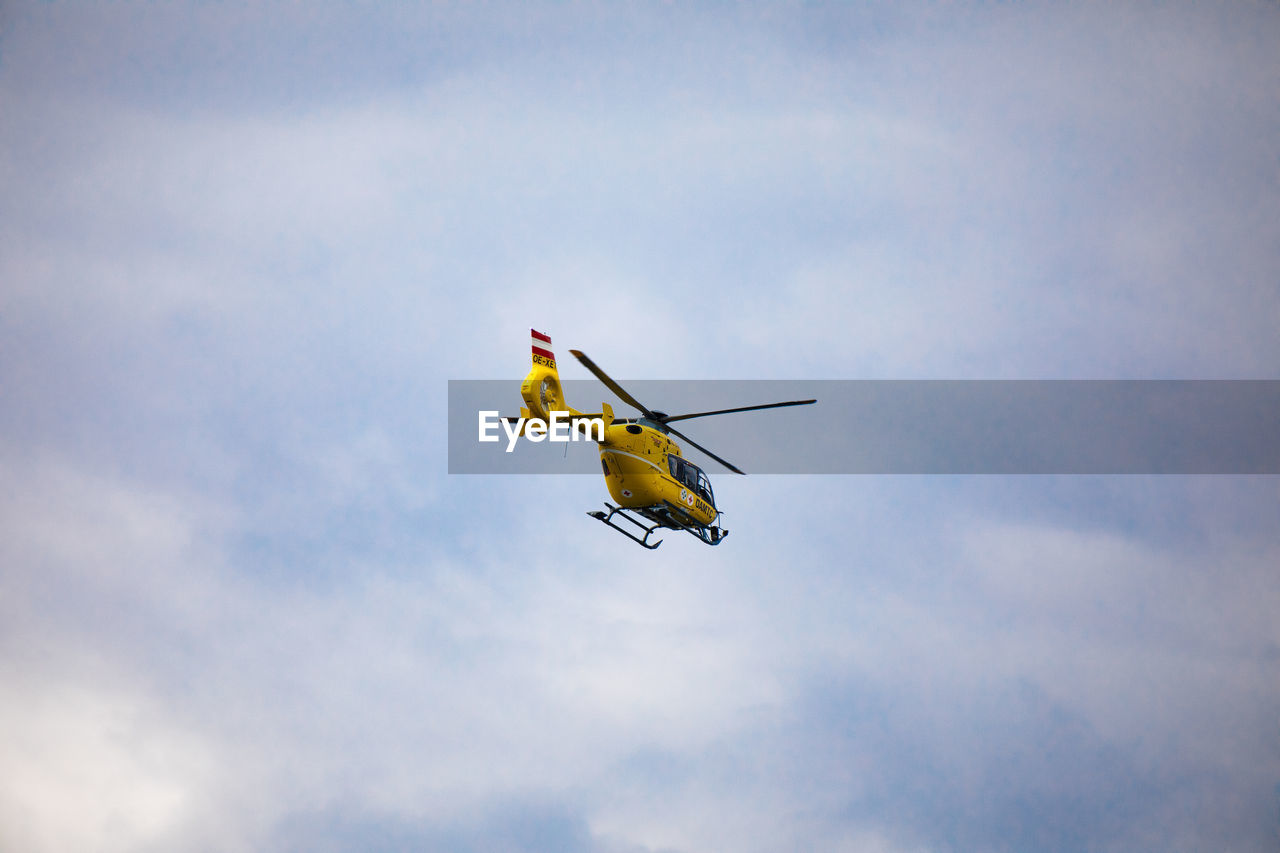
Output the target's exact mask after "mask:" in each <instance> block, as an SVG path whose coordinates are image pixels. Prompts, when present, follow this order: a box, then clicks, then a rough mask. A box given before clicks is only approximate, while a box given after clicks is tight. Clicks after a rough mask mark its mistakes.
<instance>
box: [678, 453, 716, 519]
mask: <svg viewBox="0 0 1280 853" xmlns="http://www.w3.org/2000/svg"><path fill="white" fill-rule="evenodd" d="M667 462H668V464H669V465H670V467H671V476H672V477H675V478H676V480H678V481H679V482H681V483H683V484H684V485H685V486H687V487H688V488H689V489H690V491H692V492H694V493H695V494H697V495H699V496H700V497H701V498H702V499H703V500H704V501H706V502H707V503H709V504H711V505H712V506H715V503H716V502H715V497H714V496H713V494H712V492H711V481H710V480H708V479H707V475H706V474H704V473H702V470H701V469H700V468H698V466H697V465H694V464H693V463H692V462H687V461H685V460H684V459H682V458H680V457H679V456H676V455H674V454H673V455H671V456H668V457H667Z"/></svg>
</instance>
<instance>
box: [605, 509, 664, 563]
mask: <svg viewBox="0 0 1280 853" xmlns="http://www.w3.org/2000/svg"><path fill="white" fill-rule="evenodd" d="M605 506H607V507H608V508H609V514H608V515H605V514H604V513H603V512H601V511H600V510H596V511H594V512H588V513H587V515H589V516H591V517H592V518H594V519H595V520H596V521H600V522H603V523H604V524H607V525H609V526H610V527H612V528H613V529H614V530H616V531H618V532H619V533H621V534H622V535H623V536H625V537H627V538H628V539H630V540H631V541H632V542H636V543H637V544H639V545H642V546H644V547H645V548H648V549H649V550H650V551H652V550H653V549H655V548H657V547H658V546H659V545H661V544H662V540H661V539H659V540H658V541H657V542H654V543H653V544H652V545H650V544H649V537H650V536H651V535H652V534H653V531H655V530H657V529H658V528H660V527H662V525H661V524H653V525H652V526H650V525H646V524H644V523H643V522H642V521H640V520H639V519H637V518H636V517H634V516H633V515H631V514H630V513H628V512H627V511H626V510H625V509H623V508H622V507H617V506H614V505H613V504H611V503H609V502H608V501H605ZM615 515H616V516H620V517H621V518H623V519H624V520H626V521H628V522H630V523H631V524H633V525H635V526H636V527H638V528H640V529H641V530H643V531H644V536H643V537H640V536H637V535H635V534H634V533H632V532H631V531H630V530H628V529H626V528H625V527H619V526H618V525H616V524H614V523H613V517H614V516H615Z"/></svg>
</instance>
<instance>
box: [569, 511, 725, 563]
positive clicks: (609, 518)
mask: <svg viewBox="0 0 1280 853" xmlns="http://www.w3.org/2000/svg"><path fill="white" fill-rule="evenodd" d="M605 506H606V507H608V508H609V512H608V514H607V515H606V514H605V513H603V512H601V511H600V510H596V511H594V512H588V513H587V515H589V516H591V517H592V518H594V519H595V520H596V521H599V522H601V523H603V524H607V525H608V526H610V527H612V528H613V529H614V530H616V531H618V532H619V533H621V534H622V535H623V536H625V537H627V538H628V539H630V540H631V541H632V542H635V543H636V544H638V545H640V546H642V547H644V548H648V549H649V550H650V551H652V550H654V549H655V548H657V547H658V546H659V545H661V544H662V542H663V540H661V539H659V540H658V541H657V542H654V543H653V544H649V537H650V536H652V535H653V532H654V531H655V530H660V529H666V530H683V531H684V532H685V533H688V534H689V535H690V536H693V537H695V538H696V539H699V540H701V541H702V542H705V543H706V544H708V545H719V544H720V543H721V542H723V541H724V539H725V537H726V536H728V535H729V531H727V530H724V529H722V528H719V527H701V526H699V525H696V524H688V523H686V522H684V521H681V520H680V519H679V518H677V517H675V516H674V515H672V513H671V512H670V511H669V510H668V509H667V508H666V507H662V506H653V507H644V508H641V509H638V510H636V511H637V512H639V513H640V514H641V515H643V516H644V517H645V519H647V520H648V521H652V522H653V524H645V523H644V522H643V521H641V520H640V519H638V518H636V517H635V516H634V515H632V514H631V513H630V512H628V511H627V510H625V509H623V508H622V507H617V506H614V505H613V504H611V503H609V502H608V501H606V502H605ZM615 515H616V516H619V517H620V518H622V519H623V520H624V521H626V522H628V523H630V524H632V525H634V526H635V527H638V528H639V529H641V530H643V531H644V536H637V535H636V534H635V533H633V532H631V531H630V530H628V529H627V528H625V527H619V526H618V525H617V524H615V523H614V521H613V517H614V516H615Z"/></svg>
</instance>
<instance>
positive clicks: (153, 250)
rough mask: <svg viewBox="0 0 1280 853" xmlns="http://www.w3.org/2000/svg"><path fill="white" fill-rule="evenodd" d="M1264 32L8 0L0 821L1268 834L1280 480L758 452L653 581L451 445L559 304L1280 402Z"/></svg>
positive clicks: (706, 329)
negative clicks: (475, 403) (1270, 384)
mask: <svg viewBox="0 0 1280 853" xmlns="http://www.w3.org/2000/svg"><path fill="white" fill-rule="evenodd" d="M1277 26H1278V24H1277V19H1276V18H1275V15H1274V12H1273V10H1272V9H1271V8H1270V7H1268V6H1265V5H1257V6H1243V5H1240V6H1232V7H1215V8H1213V9H1205V8H1201V7H1193V6H1191V5H1189V4H1162V5H1160V6H1158V7H1157V6H1145V5H1142V6H1139V5H1134V6H1125V7H1116V8H1111V7H1107V8H1105V9H1103V8H1088V9H1051V8H1048V7H1036V8H1026V7H1018V8H1013V9H986V8H983V7H978V6H960V7H949V8H947V9H944V10H909V11H901V10H899V9H897V7H894V6H884V7H875V6H871V7H857V8H844V7H831V8H819V9H807V8H803V7H798V6H797V7H790V6H786V7H780V6H775V5H772V4H770V5H768V6H761V7H752V6H742V7H735V9H733V10H705V9H690V10H674V11H672V10H661V9H654V10H612V11H608V12H601V11H592V10H563V9H559V8H556V9H531V10H522V11H521V12H519V13H513V12H512V11H511V10H510V9H506V8H493V7H488V6H484V5H478V6H476V5H473V6H468V7H466V8H460V9H454V10H450V9H421V10H391V9H372V10H371V9H368V8H357V7H351V8H349V9H347V8H337V7H335V8H333V9H329V10H314V9H308V8H295V7H292V6H267V7H263V8H262V9H260V10H251V9H243V8H238V7H234V6H227V5H219V6H207V7H206V6H201V7H199V8H196V7H181V6H175V7H165V8H158V9H157V8H152V7H141V6H140V7H136V8H134V7H115V6H112V7H109V8H108V7H101V8H95V9H73V8H71V7H61V6H56V5H54V6H51V5H41V6H38V7H24V8H21V9H17V10H6V26H5V33H4V36H3V38H4V41H3V43H0V47H2V48H3V54H2V55H0V109H3V110H4V112H5V114H6V115H13V116H17V117H19V118H18V119H17V120H15V121H11V122H5V123H4V124H3V126H2V127H0V174H2V175H3V180H4V182H5V186H6V190H7V191H6V193H5V194H4V197H3V199H0V221H2V222H3V223H4V225H5V227H4V228H3V229H0V234H3V235H4V236H3V237H0V281H3V282H4V284H3V287H0V388H3V389H4V391H3V393H4V404H3V405H2V406H0V425H3V428H2V432H3V435H4V440H3V443H2V444H0V463H2V465H0V485H3V488H2V489H0V493H2V494H3V498H0V519H2V521H0V533H3V535H2V536H0V589H2V590H3V593H4V595H3V596H2V597H0V615H3V619H0V623H2V624H3V625H4V630H3V634H2V635H0V667H2V668H3V673H4V674H3V677H2V678H0V692H2V693H3V694H4V699H5V702H4V705H3V707H4V708H5V711H4V717H5V721H6V723H7V726H6V730H7V731H8V733H9V734H8V736H7V738H6V741H5V749H4V751H3V755H4V758H3V759H0V813H3V814H5V815H14V814H18V813H19V812H21V813H22V814H23V815H24V819H23V821H21V822H18V821H14V820H7V821H4V824H5V826H6V827H8V826H16V827H18V829H16V830H9V831H10V833H11V834H10V835H7V836H5V840H6V841H9V842H10V843H14V844H18V845H20V846H22V847H24V848H26V849H36V850H40V849H61V848H63V847H65V846H67V845H72V846H76V845H79V846H97V847H100V848H103V849H113V847H114V849H120V850H131V849H132V850H146V849H161V848H163V849H190V848H198V847H200V846H202V845H208V844H210V843H212V844H214V845H215V846H218V847H219V848H220V849H260V848H261V847H263V846H271V847H279V848H283V849H291V848H304V847H306V848H308V849H311V848H314V847H317V846H320V845H322V844H326V843H327V844H330V846H333V847H361V848H366V847H372V848H375V849H376V847H377V846H378V845H381V846H382V847H384V848H386V847H390V848H394V847H396V846H405V845H412V846H421V847H424V848H427V849H431V847H433V846H434V847H436V848H449V849H474V850H485V849H495V848H504V849H510V848H515V849H519V847H520V846H521V845H524V846H526V847H529V846H539V847H545V846H557V847H562V848H564V849H580V850H619V851H621V850H636V849H640V850H646V849H647V850H680V851H694V850H700V849H721V848H724V847H726V846H728V847H732V848H733V849H743V850H751V849H761V850H763V849H771V850H772V849H778V848H780V847H783V848H794V847H815V848H822V849H850V850H865V851H874V850H893V851H915V850H940V849H953V848H957V847H965V848H966V849H992V850H1000V849H1023V848H1035V849H1079V848H1080V847H1095V848H1097V849H1124V850H1133V849H1148V850H1165V849H1177V848H1178V847H1179V846H1182V847H1186V848H1200V847H1214V848H1222V849H1238V850H1266V849H1271V847H1272V846H1273V844H1272V841H1273V840H1274V830H1275V819H1274V818H1275V797H1274V790H1275V781H1276V779H1277V778H1280V769H1277V767H1278V763H1277V762H1278V761H1280V759H1278V758H1277V754H1276V749H1275V745H1274V738H1273V737H1271V734H1272V733H1273V730H1274V719H1275V710H1276V705H1277V693H1276V688H1275V685H1274V678H1272V677H1271V674H1272V670H1273V669H1274V663H1275V657H1276V647H1277V644H1278V641H1277V638H1276V635H1275V630H1274V628H1273V627H1272V625H1273V623H1274V619H1273V618H1272V615H1273V613H1274V611H1275V609H1276V606H1277V604H1278V603H1277V602H1276V601H1275V599H1274V595H1272V594H1270V593H1269V589H1270V587H1271V584H1269V579H1270V574H1271V572H1270V567H1271V566H1272V565H1274V563H1275V557H1276V537H1275V530H1276V529H1277V525H1278V520H1277V519H1276V518H1275V508H1276V506H1277V505H1278V504H1277V502H1276V500H1275V498H1276V492H1275V484H1274V481H1273V480H1272V479H1269V478H1253V479H1250V478H1225V479H1218V478H913V477H901V478H878V477H862V478H803V479H801V478H767V477H747V478H732V479H731V478H728V477H721V478H717V479H716V483H715V484H716V490H717V497H718V499H719V500H720V501H721V503H722V504H723V506H724V507H725V509H726V518H725V521H726V524H727V526H728V527H729V529H730V530H732V531H733V533H732V535H731V536H730V538H729V539H728V540H727V541H726V542H725V543H724V544H723V545H721V546H719V547H717V548H715V549H709V548H705V547H703V546H701V545H699V544H698V543H695V542H693V541H692V540H690V539H688V538H687V537H683V536H676V535H668V537H667V538H668V541H667V543H666V544H664V545H663V546H662V549H661V550H660V551H658V552H655V553H653V554H650V553H648V552H641V549H637V548H633V547H631V546H630V544H629V543H626V542H623V541H620V540H619V539H618V537H616V536H615V535H614V534H613V533H612V532H611V531H609V530H607V529H606V528H604V527H603V526H602V525H599V524H596V523H595V522H593V521H592V520H591V519H589V518H586V517H585V516H583V515H582V514H581V513H582V511H583V510H586V509H593V508H595V507H596V506H598V503H599V501H600V500H601V499H602V498H603V492H602V491H601V487H600V483H599V481H598V480H595V479H594V478H586V477H583V478H568V477H511V478H496V477H475V478H461V477H449V476H447V475H446V466H445V456H444V447H445V443H444V440H443V439H444V433H443V427H444V422H445V414H446V412H445V403H446V397H445V380H447V379H451V378H464V379H465V378H500V377H508V378H510V379H511V381H512V382H513V385H512V392H511V393H512V397H511V402H512V404H513V405H514V403H515V401H516V396H515V395H516V393H517V392H516V387H515V384H514V383H515V382H516V381H517V380H518V378H519V377H520V376H521V375H522V374H523V373H524V371H525V369H526V364H527V358H528V356H527V351H526V350H525V346H526V345H525V343H524V341H525V337H524V330H525V329H526V328H528V327H529V326H531V325H532V326H536V327H537V328H539V329H541V330H543V331H545V332H548V333H550V334H551V335H552V336H553V337H554V338H555V340H556V342H557V343H556V345H557V346H560V347H567V346H575V347H578V348H581V349H585V350H586V351H588V352H590V353H591V354H592V355H593V357H596V358H598V359H599V360H600V363H602V364H607V366H608V369H609V370H610V372H611V373H613V374H614V375H617V376H619V377H629V376H634V377H638V378H680V379H686V378H717V379H720V378H737V377H757V376H759V377H765V378H781V379H789V378H794V377H796V376H799V377H801V378H871V377H893V378H920V377H932V378H962V377H982V378H1008V377H1023V378H1045V377H1071V378H1081V377H1086V378H1097V377H1132V378H1152V377H1176V378H1192V377H1206V378H1209V377H1212V378H1222V377H1250V376H1271V375H1272V374H1273V368H1274V364H1275V363H1276V357H1275V356H1276V354H1277V353H1276V337H1275V335H1274V326H1275V323H1274V322H1272V321H1273V319H1274V317H1275V310H1276V293H1275V288H1274V282H1275V281H1277V280H1280V277H1278V276H1277V275H1276V271H1277V256H1276V252H1275V248H1274V247H1275V246H1277V245H1280V241H1277V240H1276V239H1274V238H1275V236H1276V235H1275V233H1274V230H1275V223H1276V222H1278V221H1280V217H1277V216H1275V215H1274V213H1275V211H1274V206H1275V199H1276V198H1277V197H1280V196H1277V195H1276V193H1275V192H1274V189H1275V187H1274V179H1275V174H1274V161H1273V152H1272V151H1271V150H1270V149H1269V148H1268V146H1267V142H1266V141H1267V140H1270V139H1273V138H1274V137H1275V135H1276V134H1275V132H1274V131H1275V130H1276V128H1275V127H1274V111H1273V110H1272V109H1271V106H1272V104H1273V101H1274V92H1275V86H1274V85H1272V83H1273V82H1274V80H1273V78H1274V76H1275V73H1276V68H1277V66H1276V61H1275V59H1274V58H1273V56H1272V54H1273V52H1274V51H1270V50H1268V48H1269V47H1270V46H1271V45H1272V44H1274V42H1275V38H1274V34H1275V28H1276V27H1277ZM578 375H579V376H580V375H581V374H578ZM569 378H572V377H569ZM830 426H831V428H832V429H845V428H849V429H852V428H853V427H854V426H856V425H848V424H844V423H836V424H832V425H830ZM801 440H802V439H800V438H799V437H789V438H788V441H796V442H798V441H801ZM740 461H741V462H742V464H743V465H744V466H747V467H748V470H750V468H749V462H750V460H749V459H742V460H740ZM67 804H72V805H79V806H81V808H79V809H75V810H71V811H69V810H68V809H67V807H66V806H67ZM31 816H34V818H32V817H31ZM17 833H20V834H17Z"/></svg>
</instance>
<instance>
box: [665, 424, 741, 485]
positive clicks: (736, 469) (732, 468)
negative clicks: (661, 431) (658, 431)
mask: <svg viewBox="0 0 1280 853" xmlns="http://www.w3.org/2000/svg"><path fill="white" fill-rule="evenodd" d="M667 432H670V433H672V434H674V435H678V436H680V437H681V438H683V439H684V440H685V441H687V442H688V443H689V444H691V445H693V446H694V447H696V448H698V449H699V450H701V451H702V452H703V453H705V454H707V455H708V456H710V457H711V458H712V459H714V460H716V461H717V462H719V463H720V464H721V465H723V466H724V467H726V468H728V469H729V470H730V471H732V472H733V473H735V474H745V473H747V472H746V471H743V470H742V469H741V468H739V467H738V466H737V465H734V464H733V463H732V462H728V461H726V460H724V459H721V458H720V457H719V456H716V455H715V454H714V453H712V452H711V451H710V450H707V449H706V448H705V447H703V446H702V445H701V444H698V442H696V441H694V440H693V439H692V438H689V436H687V435H685V434H684V433H682V432H680V430H678V429H675V428H673V427H667Z"/></svg>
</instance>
